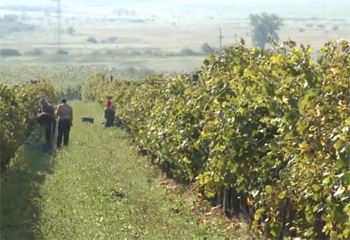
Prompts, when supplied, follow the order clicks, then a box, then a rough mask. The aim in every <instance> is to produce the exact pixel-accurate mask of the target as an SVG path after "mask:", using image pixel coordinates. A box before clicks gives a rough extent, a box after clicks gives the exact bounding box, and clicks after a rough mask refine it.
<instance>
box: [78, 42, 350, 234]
mask: <svg viewBox="0 0 350 240" xmlns="http://www.w3.org/2000/svg"><path fill="white" fill-rule="evenodd" d="M311 52H312V50H311V47H310V46H307V47H306V46H303V45H301V46H300V47H297V46H296V44H295V43H294V42H292V41H287V42H284V43H283V44H282V45H278V44H275V45H274V50H273V51H264V50H261V49H256V48H253V49H248V48H246V47H245V46H244V45H243V44H242V45H239V46H236V47H233V48H228V49H225V50H224V51H223V52H222V53H221V55H220V56H209V57H207V58H206V59H205V60H204V62H203V66H202V68H201V69H200V70H198V72H197V74H198V76H199V78H198V79H192V78H190V77H189V76H188V75H179V76H175V77H171V78H168V79H166V81H165V82H163V83H162V84H143V83H144V82H141V81H140V82H131V83H125V82H123V81H118V80H113V81H110V80H108V81H106V80H105V78H104V77H103V76H100V75H96V77H95V78H93V79H92V80H91V81H90V82H89V83H88V84H87V85H85V86H84V87H83V97H84V98H85V99H86V100H92V101H99V102H100V103H103V102H104V101H105V98H106V96H108V95H113V96H114V102H115V104H116V106H117V111H116V114H117V115H118V117H119V118H121V119H122V120H123V122H124V124H125V125H126V126H127V127H128V128H129V129H130V132H131V134H132V136H133V137H134V139H135V142H136V143H137V144H138V145H139V146H140V148H142V149H143V150H145V151H147V152H149V153H150V154H151V155H152V156H153V157H154V161H155V163H157V164H159V165H160V166H162V167H163V168H165V170H166V172H167V173H168V175H172V176H173V177H175V178H177V179H182V180H186V181H189V182H192V183H194V184H196V185H197V186H198V187H199V188H200V189H202V190H203V194H205V195H206V196H207V197H208V198H211V199H214V200H215V201H216V204H221V205H222V206H223V208H224V210H225V211H226V212H229V213H231V214H243V215H245V216H247V217H248V218H250V219H251V220H252V226H253V229H256V230H257V231H259V232H261V233H263V234H264V235H265V236H267V237H277V238H278V239H282V238H284V237H301V238H307V239H348V238H349V237H350V203H349V200H350V169H349V159H350V145H349V143H350V131H349V126H350V108H349V106H350V92H349V89H350V80H349V79H350V48H349V44H348V42H346V41H343V40H339V41H330V42H328V43H327V44H325V45H324V47H323V48H322V49H321V53H320V54H321V57H320V58H319V59H318V60H317V61H313V60H312V58H311V56H310V54H311ZM108 79H109V78H108ZM152 80H154V81H157V80H159V79H148V83H149V82H152ZM214 200H213V201H214Z"/></svg>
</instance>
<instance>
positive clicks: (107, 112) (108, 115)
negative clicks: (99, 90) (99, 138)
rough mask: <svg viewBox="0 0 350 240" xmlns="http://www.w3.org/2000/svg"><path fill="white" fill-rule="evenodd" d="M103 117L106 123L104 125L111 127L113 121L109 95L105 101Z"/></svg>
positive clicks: (112, 109)
mask: <svg viewBox="0 0 350 240" xmlns="http://www.w3.org/2000/svg"><path fill="white" fill-rule="evenodd" d="M105 118H106V123H105V127H111V126H113V123H114V108H113V103H112V97H111V96H109V97H108V98H107V101H106V107H105Z"/></svg>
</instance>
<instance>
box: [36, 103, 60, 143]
mask: <svg viewBox="0 0 350 240" xmlns="http://www.w3.org/2000/svg"><path fill="white" fill-rule="evenodd" d="M39 105H40V113H38V115H37V121H38V123H39V126H40V133H39V138H40V137H41V135H42V131H45V137H46V144H47V146H48V147H49V148H52V147H53V140H54V136H55V129H56V118H55V110H54V108H53V106H52V105H51V104H50V103H49V102H48V101H47V100H46V99H44V98H41V99H40V100H39Z"/></svg>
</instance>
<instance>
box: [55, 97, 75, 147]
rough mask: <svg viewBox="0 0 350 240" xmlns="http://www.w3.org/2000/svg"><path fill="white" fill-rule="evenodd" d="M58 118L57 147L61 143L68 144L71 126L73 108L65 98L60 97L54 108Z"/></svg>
mask: <svg viewBox="0 0 350 240" xmlns="http://www.w3.org/2000/svg"><path fill="white" fill-rule="evenodd" d="M56 116H57V117H59V120H58V136H57V148H59V147H61V144H62V139H63V145H64V146H68V142H69V134H70V128H71V127H72V126H73V109H72V107H71V106H69V105H68V104H67V99H65V98H64V99H62V103H61V104H60V105H58V106H57V108H56Z"/></svg>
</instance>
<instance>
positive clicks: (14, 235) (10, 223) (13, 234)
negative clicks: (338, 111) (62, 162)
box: [0, 146, 53, 239]
mask: <svg viewBox="0 0 350 240" xmlns="http://www.w3.org/2000/svg"><path fill="white" fill-rule="evenodd" d="M52 159H53V158H52V155H51V156H50V155H49V154H45V153H41V152H39V151H38V150H36V149H34V148H33V147H31V146H22V147H21V148H20V149H18V152H17V154H16V156H15V158H14V159H12V162H11V166H10V167H9V168H8V169H7V170H6V172H5V173H4V175H5V181H4V182H3V183H1V187H0V188H1V189H0V191H1V192H0V194H1V195H0V199H1V202H0V214H1V215H0V223H1V224H0V239H42V236H40V231H37V230H36V223H37V222H38V221H39V220H40V219H39V217H40V214H41V213H40V205H39V204H40V199H41V195H40V185H41V184H43V183H44V181H45V178H46V176H47V174H52V173H53V171H52V167H53V160H52Z"/></svg>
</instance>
